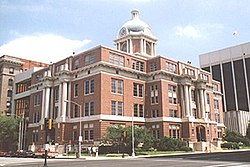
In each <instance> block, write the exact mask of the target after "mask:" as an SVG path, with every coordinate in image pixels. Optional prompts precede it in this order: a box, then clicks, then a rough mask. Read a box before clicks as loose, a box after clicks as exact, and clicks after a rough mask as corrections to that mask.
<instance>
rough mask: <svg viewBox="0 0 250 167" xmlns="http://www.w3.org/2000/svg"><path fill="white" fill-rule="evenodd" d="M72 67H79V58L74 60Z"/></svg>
mask: <svg viewBox="0 0 250 167" xmlns="http://www.w3.org/2000/svg"><path fill="white" fill-rule="evenodd" d="M74 67H75V69H78V68H79V67H80V60H79V59H76V60H75V61H74Z"/></svg>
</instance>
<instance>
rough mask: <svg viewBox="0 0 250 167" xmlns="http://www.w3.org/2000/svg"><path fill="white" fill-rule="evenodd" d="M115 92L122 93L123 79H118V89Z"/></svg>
mask: <svg viewBox="0 0 250 167" xmlns="http://www.w3.org/2000/svg"><path fill="white" fill-rule="evenodd" d="M117 93H119V94H122V93H123V81H122V80H118V91H117Z"/></svg>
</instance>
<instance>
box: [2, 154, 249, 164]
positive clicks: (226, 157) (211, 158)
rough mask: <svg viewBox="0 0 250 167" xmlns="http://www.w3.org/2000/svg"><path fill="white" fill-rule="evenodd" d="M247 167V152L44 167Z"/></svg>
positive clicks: (17, 160) (14, 161) (95, 160)
mask: <svg viewBox="0 0 250 167" xmlns="http://www.w3.org/2000/svg"><path fill="white" fill-rule="evenodd" d="M43 163H44V160H43V159H33V158H3V157H0V166H10V167H14V166H17V167H43ZM165 166H171V167H250V151H243V152H223V153H209V154H188V155H174V156H173V155H170V156H157V157H150V158H142V157H140V158H138V157H137V158H125V159H122V158H113V159H104V158H92V159H91V158H90V159H87V160H86V159H48V167H165Z"/></svg>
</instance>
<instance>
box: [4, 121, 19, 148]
mask: <svg viewBox="0 0 250 167" xmlns="http://www.w3.org/2000/svg"><path fill="white" fill-rule="evenodd" d="M17 143H18V120H17V119H15V118H13V117H9V116H0V149H2V150H15V149H16V145H17Z"/></svg>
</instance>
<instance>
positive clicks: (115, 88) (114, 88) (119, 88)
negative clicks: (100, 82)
mask: <svg viewBox="0 0 250 167" xmlns="http://www.w3.org/2000/svg"><path fill="white" fill-rule="evenodd" d="M111 92H112V93H117V94H123V80H118V79H114V78H112V79H111Z"/></svg>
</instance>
